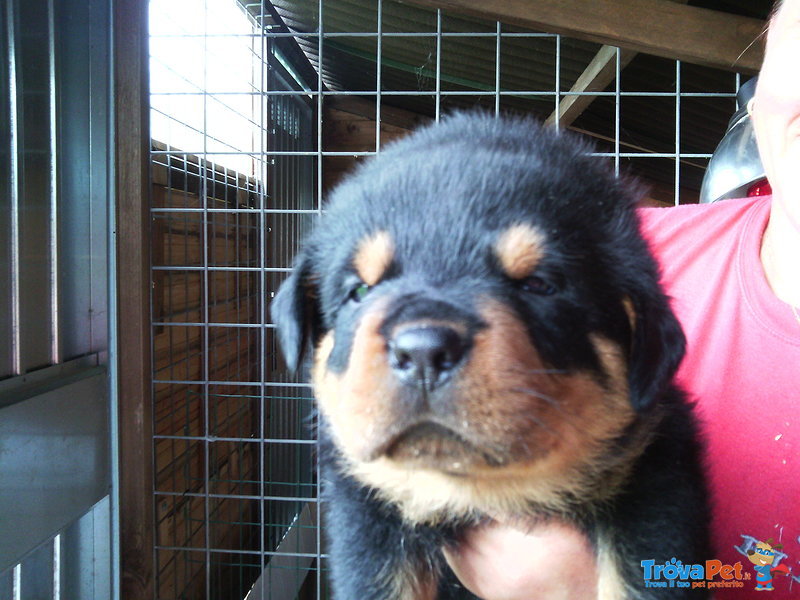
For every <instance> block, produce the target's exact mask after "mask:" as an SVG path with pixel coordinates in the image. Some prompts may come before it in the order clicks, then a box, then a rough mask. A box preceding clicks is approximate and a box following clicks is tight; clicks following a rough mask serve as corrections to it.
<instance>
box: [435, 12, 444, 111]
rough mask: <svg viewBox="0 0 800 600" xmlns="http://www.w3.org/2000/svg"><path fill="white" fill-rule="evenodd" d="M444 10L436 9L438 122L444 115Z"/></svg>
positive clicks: (436, 96) (436, 95)
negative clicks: (442, 114)
mask: <svg viewBox="0 0 800 600" xmlns="http://www.w3.org/2000/svg"><path fill="white" fill-rule="evenodd" d="M442 38H443V35H442V9H441V8H437V9H436V91H435V96H434V97H435V98H436V122H437V123H438V122H439V119H440V118H441V113H442Z"/></svg>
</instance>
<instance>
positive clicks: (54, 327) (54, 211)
mask: <svg viewBox="0 0 800 600" xmlns="http://www.w3.org/2000/svg"><path fill="white" fill-rule="evenodd" d="M47 33H48V35H47V38H48V39H47V46H48V48H47V49H48V58H49V63H50V64H49V71H50V78H49V81H48V91H49V96H50V115H49V116H50V239H49V242H50V362H51V363H52V364H57V363H59V362H61V350H60V327H59V318H58V304H59V281H58V279H59V278H58V271H59V269H58V258H59V256H58V244H59V236H58V220H59V211H58V183H59V182H58V148H57V145H58V130H57V127H58V123H57V121H56V115H57V113H58V106H57V104H56V79H57V77H58V73H57V72H56V47H55V36H56V33H55V14H54V9H53V0H48V1H47Z"/></svg>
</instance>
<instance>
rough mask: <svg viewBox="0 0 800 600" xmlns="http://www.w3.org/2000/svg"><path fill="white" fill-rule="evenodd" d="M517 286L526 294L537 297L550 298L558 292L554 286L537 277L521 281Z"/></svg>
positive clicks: (533, 276)
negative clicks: (536, 295) (529, 293)
mask: <svg viewBox="0 0 800 600" xmlns="http://www.w3.org/2000/svg"><path fill="white" fill-rule="evenodd" d="M519 285H520V287H521V288H522V289H523V290H525V291H526V292H531V293H532V294H538V295H539V296H552V295H553V294H555V293H556V292H557V291H558V288H556V286H555V285H553V284H552V283H550V282H549V281H547V280H546V279H544V278H543V277H539V276H538V275H531V276H530V277H526V278H525V279H522V280H521V281H520V284H519Z"/></svg>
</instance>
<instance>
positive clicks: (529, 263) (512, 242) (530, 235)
mask: <svg viewBox="0 0 800 600" xmlns="http://www.w3.org/2000/svg"><path fill="white" fill-rule="evenodd" d="M544 240H545V237H544V235H542V233H541V232H539V231H538V230H537V229H534V228H533V227H532V226H530V225H526V224H518V225H512V226H511V227H509V228H508V229H506V230H505V231H504V232H503V233H502V234H500V237H499V238H497V243H496V244H495V247H494V250H495V254H496V255H497V258H498V259H499V260H500V265H501V266H502V267H503V270H504V271H505V272H506V275H508V276H509V277H511V278H512V279H522V278H524V277H527V276H528V275H530V274H531V273H533V270H534V269H535V268H536V265H538V264H539V261H541V260H542V255H543V253H544Z"/></svg>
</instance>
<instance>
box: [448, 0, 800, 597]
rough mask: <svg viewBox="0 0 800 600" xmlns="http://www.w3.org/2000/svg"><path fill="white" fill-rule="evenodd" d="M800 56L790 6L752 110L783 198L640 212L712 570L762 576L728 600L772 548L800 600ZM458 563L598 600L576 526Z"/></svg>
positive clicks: (498, 593) (499, 584)
mask: <svg viewBox="0 0 800 600" xmlns="http://www.w3.org/2000/svg"><path fill="white" fill-rule="evenodd" d="M798 57H800V0H783V2H782V3H781V4H780V5H779V6H777V7H776V8H775V10H774V11H773V15H772V17H771V19H770V25H769V31H768V34H767V43H766V51H765V57H764V63H763V66H762V69H761V72H760V74H759V80H758V86H757V89H756V93H755V96H754V99H753V102H752V104H751V110H752V112H751V118H752V120H753V126H754V129H755V132H756V137H757V140H758V146H759V152H760V154H761V158H762V162H763V164H764V168H765V171H766V174H767V177H768V180H769V182H770V184H771V187H772V191H773V193H772V196H771V197H770V196H766V197H756V198H752V199H739V200H724V201H722V202H719V203H716V204H710V205H686V206H680V207H675V208H654V209H642V210H641V211H640V218H641V223H642V231H643V234H644V235H645V237H646V238H647V240H648V241H649V243H650V245H651V248H652V250H653V252H654V253H655V255H656V258H657V259H658V261H659V263H660V265H661V268H662V276H663V283H664V286H665V289H666V292H667V294H668V295H669V296H670V297H671V298H672V301H673V308H674V310H675V312H676V314H677V316H678V318H679V320H680V321H681V323H682V325H683V327H684V330H685V333H686V336H687V340H688V344H687V355H686V358H685V360H684V362H683V364H682V366H681V369H680V371H679V373H678V383H679V384H680V385H681V386H682V387H683V388H684V389H685V390H687V391H688V392H689V394H690V396H691V397H693V398H694V399H695V400H696V402H697V411H698V414H699V417H700V418H701V420H702V422H703V428H704V435H705V441H706V446H707V450H706V452H707V459H706V462H707V467H708V469H707V470H708V474H709V475H708V476H709V481H708V483H709V488H710V489H709V491H710V495H711V501H712V514H713V517H712V523H711V538H712V545H713V552H714V554H715V555H714V556H710V557H709V559H712V558H715V559H719V560H721V561H722V562H723V563H724V564H732V565H733V564H735V563H737V562H740V563H742V570H743V572H744V573H746V574H749V575H750V579H749V580H744V581H742V582H741V584H742V585H741V587H731V588H725V589H722V590H719V591H716V593H715V597H716V598H719V599H725V600H727V599H729V598H730V599H731V600H739V599H743V598H752V596H753V591H754V590H755V585H756V584H755V581H756V573H755V572H754V571H752V564H751V561H749V560H748V559H747V550H748V549H750V550H753V551H754V550H755V547H756V546H755V545H756V544H757V543H759V542H767V540H768V539H770V538H772V539H771V540H770V541H769V543H774V544H775V545H776V546H777V544H779V543H780V544H782V548H781V550H780V551H779V552H781V563H782V564H783V570H784V572H786V571H789V574H788V576H780V575H776V576H775V577H774V580H773V581H772V583H771V585H772V587H773V588H774V590H772V591H770V592H769V593H770V596H769V598H770V599H771V600H785V599H788V598H790V597H797V596H798V594H800V418H798V412H799V411H798V406H800V70H798V67H797V60H798ZM664 535H665V536H666V535H669V532H667V531H665V532H664ZM773 540H774V542H773ZM445 554H446V557H447V560H448V562H449V564H450V566H451V567H452V568H453V570H454V571H455V573H456V574H457V575H458V577H459V578H460V579H461V581H462V582H463V583H464V584H465V585H466V586H467V587H468V588H470V589H471V590H472V591H473V592H474V593H476V594H477V595H478V596H480V597H481V598H484V599H486V600H517V599H519V600H531V599H533V598H536V599H541V600H552V599H556V598H580V599H589V598H595V597H596V596H597V587H596V575H597V570H596V564H595V561H594V555H593V553H592V549H591V546H590V543H589V540H588V539H586V538H585V537H584V536H583V535H582V534H580V533H579V532H578V531H577V530H576V529H575V528H573V527H571V526H570V525H569V524H567V523H560V522H551V523H546V524H541V525H535V526H530V525H528V526H527V528H526V526H525V525H524V524H523V525H520V524H519V523H516V524H515V523H496V522H495V523H492V524H490V525H486V526H482V527H479V528H475V529H473V530H471V531H470V532H469V533H468V535H467V536H466V537H465V539H464V541H463V542H462V543H461V544H460V545H459V546H458V547H457V548H453V549H450V550H448V551H446V552H445ZM643 558H647V557H643ZM678 558H680V557H678ZM777 562H778V561H776V563H777ZM748 567H749V569H748ZM793 577H797V578H796V579H794V578H793ZM793 588H794V589H793Z"/></svg>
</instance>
